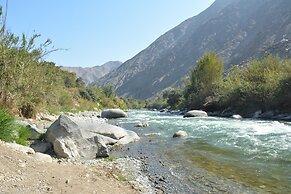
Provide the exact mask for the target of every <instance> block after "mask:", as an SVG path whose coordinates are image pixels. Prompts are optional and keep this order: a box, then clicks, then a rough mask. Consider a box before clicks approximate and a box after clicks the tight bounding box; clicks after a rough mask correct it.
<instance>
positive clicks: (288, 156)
mask: <svg viewBox="0 0 291 194" xmlns="http://www.w3.org/2000/svg"><path fill="white" fill-rule="evenodd" d="M128 115H129V117H128V118H124V119H118V120H116V121H115V122H116V123H117V124H118V125H119V126H121V127H124V128H125V129H129V130H134V131H135V132H136V133H138V135H139V136H140V137H141V141H139V142H137V143H134V144H130V145H129V146H128V148H127V149H126V150H127V151H126V153H125V154H127V155H131V156H133V157H138V156H139V155H142V154H144V155H146V156H143V157H144V158H146V159H148V160H150V162H152V165H150V167H148V168H147V170H148V171H154V170H155V171H157V172H155V173H156V174H155V175H153V176H157V177H158V178H157V179H158V180H160V181H164V182H167V183H168V186H166V187H171V186H169V185H171V182H172V181H174V182H175V183H173V184H176V183H177V185H176V187H175V189H171V188H166V189H164V191H165V192H167V193H175V192H177V191H178V192H179V191H180V192H181V193H204V192H205V193H206V192H229V193H233V192H235V191H237V192H238V193H241V192H246V193H252V192H254V193H256V192H258V193H261V192H270V193H289V192H290V191H291V123H286V122H278V121H262V120H251V119H242V120H235V119H228V118H219V117H205V118H202V117H201V118H183V117H182V116H178V115H172V114H169V113H160V112H153V111H134V110H133V111H129V112H128ZM139 122H146V123H148V124H149V127H147V128H136V127H134V125H135V124H137V123H139ZM178 130H183V131H186V132H187V133H188V137H187V138H173V137H172V136H173V134H174V133H175V132H176V131H178ZM156 163H157V164H161V165H160V167H162V166H166V167H167V169H168V173H170V174H171V177H172V178H171V179H169V180H164V178H165V177H163V176H162V175H158V174H166V173H167V172H163V170H160V171H161V172H158V171H159V167H156V168H154V167H153V166H156ZM151 166H152V167H151ZM152 173H154V172H152ZM174 179H176V180H174ZM204 179H205V181H204ZM217 185H227V186H221V187H216V186H217ZM173 188H174V186H173ZM162 190H163V189H162Z"/></svg>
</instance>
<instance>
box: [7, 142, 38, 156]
mask: <svg viewBox="0 0 291 194" xmlns="http://www.w3.org/2000/svg"><path fill="white" fill-rule="evenodd" d="M6 145H7V147H9V148H12V149H14V150H17V151H20V152H22V153H25V154H35V151H34V150H33V149H32V148H30V147H27V146H23V145H19V144H17V143H6Z"/></svg>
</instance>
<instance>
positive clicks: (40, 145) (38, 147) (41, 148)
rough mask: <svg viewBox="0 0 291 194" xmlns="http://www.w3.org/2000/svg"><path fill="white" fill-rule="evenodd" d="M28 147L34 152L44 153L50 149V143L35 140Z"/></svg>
mask: <svg viewBox="0 0 291 194" xmlns="http://www.w3.org/2000/svg"><path fill="white" fill-rule="evenodd" d="M30 147H31V148H32V149H33V150H34V151H35V152H41V153H46V152H47V151H49V150H51V149H52V144H51V143H48V142H45V141H35V142H34V143H33V144H31V145H30Z"/></svg>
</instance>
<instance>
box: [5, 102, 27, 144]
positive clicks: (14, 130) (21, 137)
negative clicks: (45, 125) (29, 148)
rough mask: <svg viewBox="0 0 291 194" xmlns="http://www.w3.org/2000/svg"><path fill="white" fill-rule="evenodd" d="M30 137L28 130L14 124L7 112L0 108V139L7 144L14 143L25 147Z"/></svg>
mask: <svg viewBox="0 0 291 194" xmlns="http://www.w3.org/2000/svg"><path fill="white" fill-rule="evenodd" d="M29 136H30V132H29V130H28V129H27V128H26V127H24V126H20V125H18V124H16V123H15V120H14V118H13V117H12V116H10V115H9V114H8V112H7V111H6V110H4V109H2V108H0V139H1V140H3V141H7V142H13V141H15V142H16V143H18V144H22V145H26V144H27V141H28V138H29Z"/></svg>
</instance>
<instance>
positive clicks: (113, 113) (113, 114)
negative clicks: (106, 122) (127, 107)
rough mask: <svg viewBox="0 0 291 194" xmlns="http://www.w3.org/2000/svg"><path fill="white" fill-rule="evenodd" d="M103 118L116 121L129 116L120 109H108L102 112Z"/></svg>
mask: <svg viewBox="0 0 291 194" xmlns="http://www.w3.org/2000/svg"><path fill="white" fill-rule="evenodd" d="M101 117H102V118H107V119H116V118H123V117H127V114H126V112H124V111H123V110H120V109H108V110H104V111H102V113H101Z"/></svg>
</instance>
